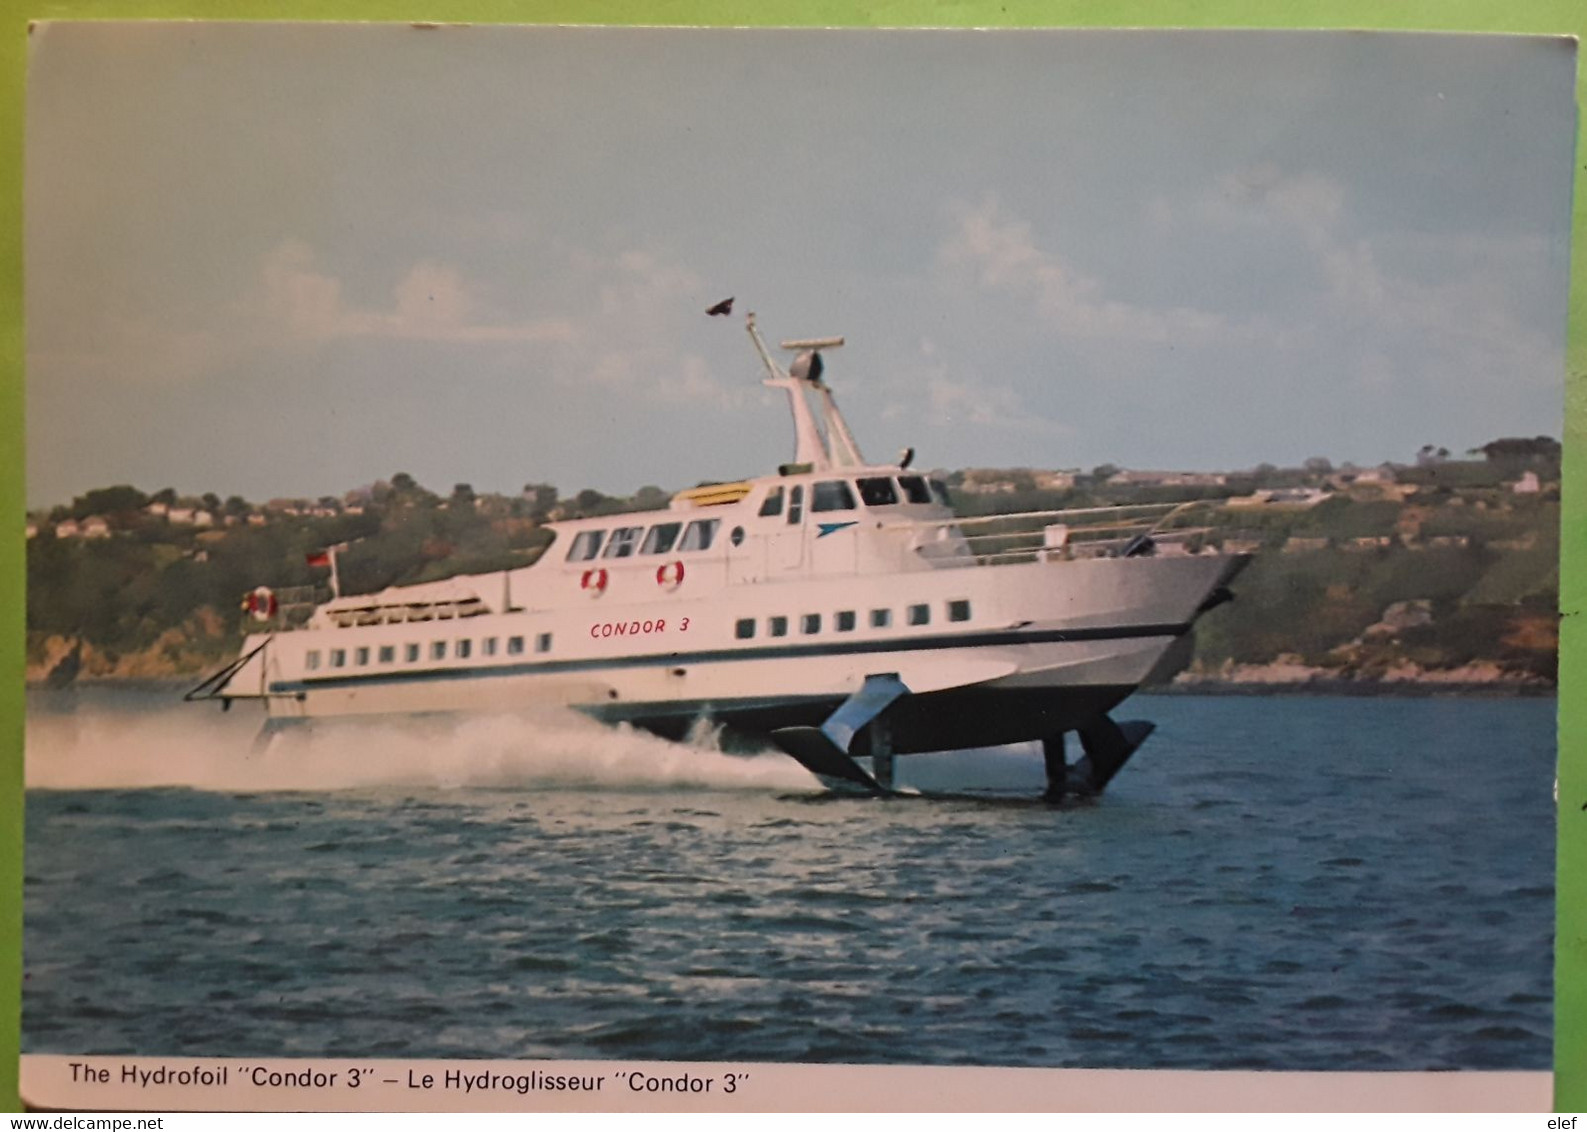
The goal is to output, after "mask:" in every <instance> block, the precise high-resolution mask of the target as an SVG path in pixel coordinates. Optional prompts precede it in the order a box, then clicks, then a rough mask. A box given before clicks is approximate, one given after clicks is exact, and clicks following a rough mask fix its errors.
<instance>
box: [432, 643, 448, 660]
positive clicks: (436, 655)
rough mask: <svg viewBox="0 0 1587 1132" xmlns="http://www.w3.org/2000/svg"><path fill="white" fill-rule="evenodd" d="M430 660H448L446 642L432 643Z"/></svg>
mask: <svg viewBox="0 0 1587 1132" xmlns="http://www.w3.org/2000/svg"><path fill="white" fill-rule="evenodd" d="M430 659H431V660H445V659H446V642H445V641H431V642H430Z"/></svg>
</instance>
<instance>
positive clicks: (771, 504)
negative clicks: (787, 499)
mask: <svg viewBox="0 0 1587 1132" xmlns="http://www.w3.org/2000/svg"><path fill="white" fill-rule="evenodd" d="M781 514H782V485H781V484H778V485H777V486H776V487H774V488H772V489H771V490H770V491H768V492H767V493H766V498H765V499H762V500H761V501H760V515H761V518H763V519H764V518H766V517H767V516H768V515H781Z"/></svg>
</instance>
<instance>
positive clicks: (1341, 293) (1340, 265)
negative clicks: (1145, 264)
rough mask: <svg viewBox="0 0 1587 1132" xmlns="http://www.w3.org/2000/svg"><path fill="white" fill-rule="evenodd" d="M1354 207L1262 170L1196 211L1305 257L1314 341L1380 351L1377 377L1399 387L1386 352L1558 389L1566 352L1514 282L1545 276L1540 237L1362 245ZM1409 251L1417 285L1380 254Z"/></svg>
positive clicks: (1321, 185) (1316, 186) (1302, 176)
mask: <svg viewBox="0 0 1587 1132" xmlns="http://www.w3.org/2000/svg"><path fill="white" fill-rule="evenodd" d="M1349 203H1350V202H1349V199H1348V195H1347V193H1346V191H1345V189H1344V188H1343V187H1342V186H1341V185H1339V184H1338V183H1336V182H1334V181H1331V180H1329V179H1328V178H1325V177H1321V176H1319V175H1317V174H1314V173H1306V172H1302V173H1293V174H1284V173H1281V172H1280V171H1279V170H1277V169H1275V168H1273V167H1272V166H1267V165H1262V166H1255V167H1251V168H1248V169H1243V170H1238V171H1236V172H1234V173H1231V174H1228V175H1226V176H1225V177H1223V178H1221V179H1220V181H1219V182H1218V185H1217V186H1216V188H1215V189H1214V190H1213V191H1212V192H1209V193H1207V194H1205V195H1203V196H1202V197H1201V198H1200V199H1199V200H1198V201H1196V202H1195V203H1194V204H1193V205H1192V206H1191V207H1190V208H1189V209H1188V216H1189V217H1190V218H1191V220H1192V222H1194V223H1199V224H1204V225H1208V226H1211V227H1212V228H1214V229H1216V230H1218V231H1221V232H1224V233H1235V232H1242V231H1243V232H1252V231H1255V232H1258V233H1261V234H1263V236H1264V238H1266V239H1269V240H1271V241H1273V242H1274V243H1275V244H1276V245H1277V246H1280V247H1282V246H1284V245H1285V244H1286V243H1288V244H1289V245H1291V246H1295V247H1296V254H1297V257H1298V262H1297V266H1296V268H1295V269H1294V270H1293V271H1292V272H1291V276H1292V278H1295V279H1305V278H1306V274H1305V270H1304V268H1305V267H1307V266H1309V267H1310V268H1311V269H1312V270H1313V271H1314V272H1315V276H1314V280H1315V282H1314V284H1313V285H1314V286H1315V287H1316V288H1317V291H1316V293H1315V294H1314V295H1312V296H1309V298H1308V302H1309V309H1310V312H1311V315H1310V321H1311V324H1312V325H1311V327H1310V330H1311V332H1312V333H1313V334H1314V335H1315V336H1317V337H1320V338H1321V339H1322V340H1325V341H1332V342H1334V343H1337V344H1338V348H1342V349H1348V347H1349V344H1350V343H1351V342H1352V341H1354V342H1363V343H1364V342H1366V341H1372V342H1375V343H1376V344H1377V345H1376V346H1374V347H1372V348H1371V353H1370V354H1369V358H1370V364H1368V365H1366V367H1365V368H1366V371H1367V372H1369V373H1370V374H1371V378H1370V380H1371V381H1372V382H1373V383H1374V384H1382V383H1383V382H1385V381H1386V380H1387V368H1386V367H1387V359H1386V355H1385V353H1384V352H1383V351H1384V349H1385V348H1387V347H1390V346H1394V345H1398V346H1399V347H1400V350H1401V352H1402V353H1410V352H1412V351H1415V352H1417V353H1418V354H1419V357H1420V365H1419V366H1418V368H1419V369H1423V370H1428V371H1431V370H1433V369H1434V368H1436V370H1437V376H1438V377H1439V378H1441V379H1447V378H1449V377H1457V378H1458V377H1466V378H1472V379H1478V380H1485V381H1492V380H1501V381H1506V382H1514V381H1527V380H1531V381H1535V382H1548V383H1552V382H1558V381H1559V380H1560V379H1561V376H1562V374H1563V370H1562V368H1561V367H1562V364H1563V356H1562V353H1561V344H1560V342H1559V339H1558V337H1557V336H1555V335H1550V334H1549V333H1547V332H1546V331H1545V330H1543V329H1540V328H1539V326H1538V325H1537V324H1536V323H1537V320H1536V317H1535V316H1532V317H1527V316H1525V315H1523V314H1522V312H1520V311H1518V310H1517V307H1516V300H1515V297H1514V280H1515V278H1516V277H1517V276H1518V275H1520V274H1534V273H1535V272H1536V271H1537V270H1538V269H1539V267H1540V266H1541V265H1542V263H1543V262H1544V257H1545V256H1546V254H1547V249H1546V248H1545V247H1544V246H1543V245H1542V244H1541V243H1540V241H1539V240H1538V239H1537V238H1536V237H1533V236H1518V237H1515V238H1514V239H1511V240H1508V241H1506V240H1496V239H1495V238H1492V237H1483V238H1480V239H1470V238H1462V237H1461V235H1460V234H1458V233H1457V234H1450V235H1441V236H1438V237H1437V238H1422V237H1420V236H1412V237H1410V238H1407V239H1399V238H1397V236H1398V234H1396V233H1382V232H1380V233H1378V234H1377V235H1376V236H1375V238H1374V239H1372V240H1367V239H1363V238H1359V237H1353V236H1351V235H1350V228H1351V220H1352V217H1351V215H1350V209H1349ZM1385 247H1398V248H1400V249H1402V251H1404V252H1405V254H1402V256H1401V257H1400V258H1401V259H1402V261H1405V262H1407V263H1415V264H1418V265H1420V267H1421V270H1420V271H1419V272H1417V275H1419V276H1421V278H1417V277H1413V276H1412V275H1411V274H1409V273H1407V272H1404V271H1398V272H1397V271H1395V270H1393V269H1392V268H1390V267H1388V266H1385V264H1384V262H1383V255H1382V254H1380V250H1381V249H1383V248H1385Z"/></svg>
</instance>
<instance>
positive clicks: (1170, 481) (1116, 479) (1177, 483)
mask: <svg viewBox="0 0 1587 1132" xmlns="http://www.w3.org/2000/svg"><path fill="white" fill-rule="evenodd" d="M1228 482H1229V476H1228V473H1226V472H1139V471H1130V470H1128V469H1126V470H1125V471H1122V472H1117V473H1115V474H1113V475H1111V476H1109V477H1108V486H1110V487H1224V486H1225V485H1227V484H1228Z"/></svg>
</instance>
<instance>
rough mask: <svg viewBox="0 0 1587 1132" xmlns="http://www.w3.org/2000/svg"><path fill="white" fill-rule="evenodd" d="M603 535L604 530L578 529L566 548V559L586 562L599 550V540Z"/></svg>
mask: <svg viewBox="0 0 1587 1132" xmlns="http://www.w3.org/2000/svg"><path fill="white" fill-rule="evenodd" d="M605 537H606V532H605V531H580V532H579V533H578V534H577V535H576V536H574V539H573V545H572V546H570V547H569V548H568V561H569V562H588V561H589V560H590V559H592V558H594V557H595V556H596V555H597V554H599V553H600V552H601V540H602V539H604V538H605Z"/></svg>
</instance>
